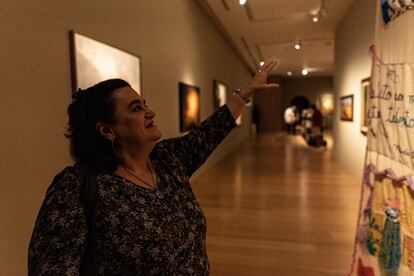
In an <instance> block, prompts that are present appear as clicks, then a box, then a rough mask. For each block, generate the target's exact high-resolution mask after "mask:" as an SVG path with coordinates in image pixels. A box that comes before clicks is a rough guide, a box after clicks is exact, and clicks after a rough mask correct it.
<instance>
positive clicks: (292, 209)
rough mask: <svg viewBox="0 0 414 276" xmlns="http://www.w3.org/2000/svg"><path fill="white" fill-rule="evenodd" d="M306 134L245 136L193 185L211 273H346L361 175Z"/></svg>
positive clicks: (330, 147) (257, 274)
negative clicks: (311, 145)
mask: <svg viewBox="0 0 414 276" xmlns="http://www.w3.org/2000/svg"><path fill="white" fill-rule="evenodd" d="M332 155H333V154H332V139H329V140H328V149H315V148H309V147H308V146H306V144H305V142H304V140H303V138H302V137H301V136H287V135H285V134H273V135H261V136H258V137H252V138H250V139H249V140H246V141H245V142H244V143H243V144H242V145H241V146H239V147H238V148H237V149H236V150H234V151H233V152H232V153H231V154H230V155H228V156H227V157H225V158H224V159H223V160H221V161H220V162H218V163H217V164H216V165H215V166H214V167H213V168H211V169H210V170H208V171H207V172H205V173H204V174H203V175H201V176H200V177H199V178H198V179H197V180H196V181H195V182H194V183H193V187H194V191H195V192H196V194H197V196H198V198H199V201H200V204H201V205H202V207H203V210H204V212H205V214H206V216H207V221H208V231H207V246H208V253H209V258H210V262H211V272H212V275H246V276H247V275H255V276H259V275H304V276H308V275H315V276H316V275H318V276H320V275H345V274H346V272H347V271H348V268H349V264H350V261H351V257H352V246H353V237H354V233H355V224H356V218H357V213H358V202H359V194H360V182H361V180H360V179H361V177H360V176H359V175H355V174H352V173H351V172H350V171H349V170H347V169H346V168H344V167H343V166H341V165H340V164H338V163H337V162H336V161H334V160H333V157H332Z"/></svg>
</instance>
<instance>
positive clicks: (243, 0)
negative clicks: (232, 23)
mask: <svg viewBox="0 0 414 276" xmlns="http://www.w3.org/2000/svg"><path fill="white" fill-rule="evenodd" d="M246 2H247V0H239V4H240V5H242V6H243V5H244V4H246Z"/></svg>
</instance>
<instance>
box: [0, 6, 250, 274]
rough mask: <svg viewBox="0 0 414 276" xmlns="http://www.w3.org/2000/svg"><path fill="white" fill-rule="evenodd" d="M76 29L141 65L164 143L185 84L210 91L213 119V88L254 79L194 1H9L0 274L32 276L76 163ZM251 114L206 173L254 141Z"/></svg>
mask: <svg viewBox="0 0 414 276" xmlns="http://www.w3.org/2000/svg"><path fill="white" fill-rule="evenodd" d="M70 30H75V31H78V32H80V33H82V34H85V35H88V36H91V37H93V38H95V39H97V40H99V41H102V42H105V43H107V44H110V45H113V46H117V47H118V48H121V49H124V50H126V51H129V52H132V53H135V54H137V55H139V56H140V57H141V61H142V84H143V92H144V95H145V96H146V98H147V100H148V102H149V104H150V105H151V107H152V108H153V109H154V110H155V111H156V112H157V118H156V121H157V124H158V125H159V127H160V129H161V130H162V131H163V134H164V137H171V136H175V135H178V134H179V117H178V109H179V108H178V82H179V81H184V82H187V83H189V84H193V85H197V86H199V87H200V88H201V117H202V119H204V118H206V117H207V116H208V115H209V114H210V113H211V112H212V110H213V103H212V81H213V79H218V80H220V81H222V82H224V83H226V84H227V85H228V86H229V89H233V88H236V87H238V86H240V85H241V84H243V82H244V81H245V80H247V79H248V77H249V73H248V71H247V70H246V68H245V67H244V66H243V64H242V62H241V61H240V60H239V58H238V56H237V55H236V54H235V53H234V52H233V50H232V48H231V47H230V46H229V44H228V43H227V42H225V39H224V38H223V36H222V35H221V34H220V33H219V32H218V30H217V29H216V27H215V26H214V25H213V24H212V22H211V21H210V19H209V18H208V17H207V16H206V14H205V12H204V11H203V10H202V9H201V8H200V6H199V4H198V3H197V1H195V0H147V1H136V0H123V1H108V0H104V1H102V0H88V1H75V0H67V1H56V0H42V1H31V0H30V1H27V0H3V1H1V4H0V53H1V61H0V83H1V93H0V125H1V130H0V145H1V146H0V163H1V169H0V170H1V171H0V190H1V193H0V217H1V220H0V275H25V274H27V272H26V267H27V247H28V242H29V240H30V235H31V232H32V229H33V225H34V221H35V218H36V214H37V212H38V209H39V207H40V204H41V202H42V200H43V197H44V194H45V191H46V188H47V186H48V185H49V183H50V182H51V180H52V177H53V176H54V175H55V174H56V173H57V172H58V171H60V170H61V169H62V168H63V167H64V166H66V165H67V164H69V163H70V162H71V161H70V158H69V154H68V150H67V141H66V140H65V138H64V136H63V132H64V131H65V126H66V123H67V115H66V107H67V105H68V104H69V101H70V94H71V79H70V63H69V62H70V58H69V39H68V32H69V31H70ZM249 112H250V110H247V111H246V113H245V114H244V115H245V118H244V122H245V123H246V124H245V125H243V126H242V127H239V128H237V129H236V130H235V131H233V133H231V135H230V137H228V138H227V140H226V141H225V142H224V143H223V144H222V145H221V146H220V148H219V150H218V151H217V152H216V153H215V154H214V156H212V159H211V160H210V161H209V162H208V164H206V165H207V166H211V164H212V163H214V162H215V161H217V160H218V159H219V158H221V157H223V156H224V155H226V154H227V153H228V152H229V151H231V150H232V149H233V148H234V147H235V146H236V145H237V144H238V143H240V142H241V141H242V140H243V139H245V138H246V136H247V135H248V132H249V129H250V127H249V126H248V124H249V122H250V116H249V115H250V114H249ZM204 169H205V168H204Z"/></svg>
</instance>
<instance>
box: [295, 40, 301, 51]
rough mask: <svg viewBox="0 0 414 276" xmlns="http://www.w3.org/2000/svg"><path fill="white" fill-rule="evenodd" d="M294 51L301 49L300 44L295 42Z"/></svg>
mask: <svg viewBox="0 0 414 276" xmlns="http://www.w3.org/2000/svg"><path fill="white" fill-rule="evenodd" d="M294 46H295V49H296V50H299V49H300V48H301V47H302V45H300V43H299V42H295V45H294Z"/></svg>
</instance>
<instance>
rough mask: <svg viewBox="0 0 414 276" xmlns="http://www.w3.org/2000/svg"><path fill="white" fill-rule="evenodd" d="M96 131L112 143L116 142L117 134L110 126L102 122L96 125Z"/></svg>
mask: <svg viewBox="0 0 414 276" xmlns="http://www.w3.org/2000/svg"><path fill="white" fill-rule="evenodd" d="M96 131H97V132H98V133H99V134H100V135H102V136H103V137H104V138H106V139H108V140H109V141H111V142H113V141H114V140H115V133H114V131H113V129H112V127H111V126H110V125H109V124H106V123H102V122H98V123H96Z"/></svg>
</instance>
